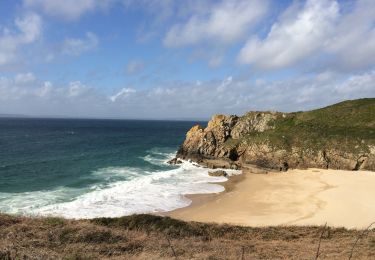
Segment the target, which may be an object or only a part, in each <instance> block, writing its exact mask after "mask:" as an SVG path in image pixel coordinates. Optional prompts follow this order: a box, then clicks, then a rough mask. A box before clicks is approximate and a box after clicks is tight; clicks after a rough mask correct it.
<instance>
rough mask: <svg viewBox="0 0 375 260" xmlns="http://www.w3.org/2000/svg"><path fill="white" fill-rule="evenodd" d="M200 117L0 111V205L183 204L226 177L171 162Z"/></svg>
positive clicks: (10, 208) (99, 213) (103, 212)
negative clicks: (13, 114)
mask: <svg viewBox="0 0 375 260" xmlns="http://www.w3.org/2000/svg"><path fill="white" fill-rule="evenodd" d="M197 123H200V124H203V125H205V124H206V122H182V121H137V120H92V119H87V120H83V119H29V118H27V119H23V118H0V212H3V213H9V214H19V215H36V216H62V217H66V218H95V217H119V216H124V215H130V214H135V213H155V212H165V211H170V210H174V209H177V208H181V207H185V206H188V205H189V204H190V203H191V201H190V200H189V199H188V198H186V196H185V195H186V194H204V193H217V192H221V191H223V190H224V188H223V186H221V185H218V184H217V183H218V182H223V181H226V178H225V177H211V176H208V170H207V169H204V168H201V167H198V166H197V165H195V164H194V163H191V162H186V161H185V162H184V163H183V164H181V165H178V166H172V165H169V164H167V163H166V162H167V161H168V160H170V159H172V158H173V157H174V155H175V153H176V151H177V149H178V147H179V145H180V144H181V143H182V142H183V140H184V138H185V134H186V132H187V131H188V130H189V129H190V127H192V126H193V125H195V124H197Z"/></svg>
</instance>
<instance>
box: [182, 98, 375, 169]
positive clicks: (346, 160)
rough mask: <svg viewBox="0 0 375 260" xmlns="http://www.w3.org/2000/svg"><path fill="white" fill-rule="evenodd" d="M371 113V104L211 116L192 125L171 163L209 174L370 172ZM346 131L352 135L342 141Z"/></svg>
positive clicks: (373, 147)
mask: <svg viewBox="0 0 375 260" xmlns="http://www.w3.org/2000/svg"><path fill="white" fill-rule="evenodd" d="M347 111H349V112H350V113H349V112H347ZM366 113H367V114H366ZM374 113H375V99H363V100H354V101H346V102H342V103H339V104H336V105H332V106H329V107H326V108H323V109H318V110H313V111H308V112H296V113H280V112H249V113H247V114H245V115H244V116H242V117H238V116H234V115H231V116H225V115H215V116H213V117H212V119H211V120H210V121H209V122H208V125H207V127H206V128H202V127H201V126H198V125H197V126H194V127H192V128H191V129H190V130H189V131H188V133H187V134H186V139H185V141H184V142H183V144H182V145H181V147H180V149H179V151H178V153H177V157H180V158H183V159H191V160H194V161H196V162H199V163H201V164H203V165H206V166H207V167H209V168H232V167H233V168H241V167H242V165H245V164H252V165H256V166H259V167H261V168H267V169H273V170H277V171H287V170H288V169H290V168H309V167H310V168H312V167H314V168H324V169H327V168H330V169H348V170H372V171H374V170H375V117H374V116H373V115H374ZM357 115H361V116H360V117H358V116H357ZM354 126H355V127H356V128H355V130H353V127H354ZM348 130H349V132H350V131H358V134H356V135H355V136H353V137H351V136H347V132H348ZM217 159H219V160H217ZM223 162H225V163H223Z"/></svg>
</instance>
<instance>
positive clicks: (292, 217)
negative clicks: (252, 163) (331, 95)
mask: <svg viewBox="0 0 375 260" xmlns="http://www.w3.org/2000/svg"><path fill="white" fill-rule="evenodd" d="M221 184H222V185H224V187H225V191H223V192H221V193H217V194H209V195H207V194H195V195H188V196H187V197H188V198H189V199H191V200H192V203H191V205H189V206H188V207H185V208H180V209H177V210H174V211H170V212H166V213H165V214H163V215H167V216H170V217H173V218H177V219H181V220H185V221H199V222H213V223H219V224H224V223H225V224H235V225H241V226H257V227H264V226H284V225H297V226H306V225H324V224H325V223H327V225H329V226H332V227H345V228H358V229H360V228H365V227H367V226H368V225H369V224H370V223H371V222H373V221H375V203H374V199H373V198H375V189H373V187H374V186H375V173H374V172H370V171H356V172H353V171H346V170H325V169H315V168H312V169H306V170H299V169H294V170H289V171H288V172H286V173H274V172H271V173H268V174H254V173H250V172H246V171H244V172H243V173H242V174H239V175H236V176H232V177H230V178H229V179H228V181H227V182H225V183H221Z"/></svg>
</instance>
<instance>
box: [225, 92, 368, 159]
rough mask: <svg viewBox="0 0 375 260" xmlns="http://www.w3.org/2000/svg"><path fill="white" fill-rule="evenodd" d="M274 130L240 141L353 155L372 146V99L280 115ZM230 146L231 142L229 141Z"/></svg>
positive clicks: (254, 134) (251, 134)
mask: <svg viewBox="0 0 375 260" xmlns="http://www.w3.org/2000/svg"><path fill="white" fill-rule="evenodd" d="M268 124H269V125H271V126H273V127H274V128H273V129H269V130H267V131H265V132H252V133H248V135H246V136H245V137H244V138H243V139H242V140H239V141H238V142H241V141H252V142H254V141H261V142H263V141H270V143H271V144H272V145H274V146H276V147H278V148H283V149H286V150H288V149H291V147H293V146H298V147H303V148H311V149H324V148H337V149H340V150H347V151H350V152H355V150H358V151H360V150H363V149H365V150H366V149H367V145H368V144H370V145H375V98H366V99H358V100H350V101H344V102H341V103H338V104H335V105H332V106H328V107H325V108H321V109H316V110H312V111H307V112H295V113H286V114H281V113H280V114H279V115H278V116H277V119H275V120H271V121H270V122H269V123H268ZM229 142H232V141H231V140H229Z"/></svg>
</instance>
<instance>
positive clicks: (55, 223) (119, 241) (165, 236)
mask: <svg viewBox="0 0 375 260" xmlns="http://www.w3.org/2000/svg"><path fill="white" fill-rule="evenodd" d="M322 231H323V229H322V227H286V226H280V227H264V228H252V227H239V226H229V225H216V224H204V223H197V222H183V221H179V220H174V219H171V218H168V217H158V216H151V215H134V216H127V217H121V218H113V219H105V218H103V219H93V220H66V219H61V218H23V217H13V216H8V215H2V214H0V259H9V260H10V259H71V260H73V259H75V260H79V259H312V258H314V256H315V255H316V252H317V248H318V244H321V246H320V251H319V252H320V257H319V258H321V259H347V258H348V257H349V256H350V254H351V251H352V248H353V246H354V242H355V240H356V238H357V237H358V236H360V235H361V234H362V232H363V231H361V230H347V229H344V228H330V227H327V228H326V229H325V230H324V233H323V234H322ZM321 234H322V236H321ZM362 235H363V234H362ZM320 237H321V239H320ZM320 240H321V242H319V241H320ZM352 254H353V259H354V258H355V259H373V258H374V254H375V233H374V232H368V233H367V234H366V235H365V236H362V237H361V239H360V240H359V241H358V243H357V244H356V245H355V248H354V250H353V253H352Z"/></svg>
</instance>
